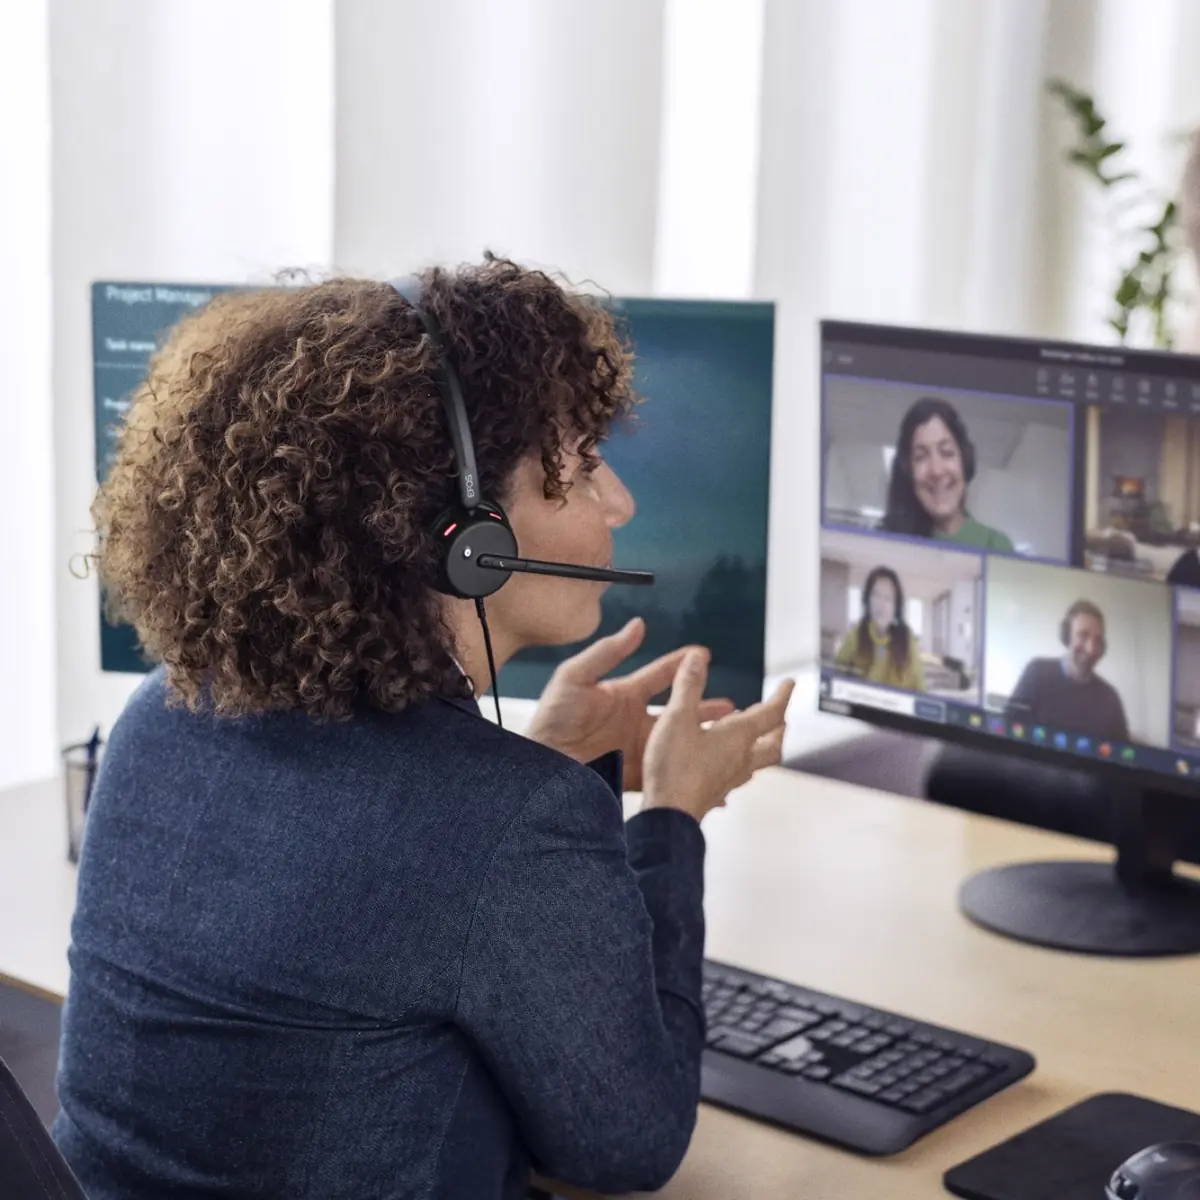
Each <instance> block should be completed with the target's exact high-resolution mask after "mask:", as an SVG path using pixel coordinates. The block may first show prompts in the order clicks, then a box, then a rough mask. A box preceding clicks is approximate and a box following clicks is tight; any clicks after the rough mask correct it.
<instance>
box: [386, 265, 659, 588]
mask: <svg viewBox="0 0 1200 1200" xmlns="http://www.w3.org/2000/svg"><path fill="white" fill-rule="evenodd" d="M391 286H392V287H393V288H394V289H395V290H396V291H397V292H399V293H400V295H401V296H403V297H404V299H405V300H407V301H408V303H409V304H410V305H411V306H412V308H413V310H414V311H415V312H416V314H417V316H419V317H420V318H421V323H422V324H423V325H424V326H425V332H426V334H428V336H429V340H430V342H431V343H432V345H433V348H434V351H435V353H436V354H437V358H438V366H437V376H436V381H437V387H438V392H439V394H440V395H441V398H442V407H443V408H444V409H445V412H446V424H447V425H448V426H449V429H450V440H451V442H452V443H453V444H454V461H455V463H456V465H457V470H458V503H457V504H452V505H451V506H450V507H449V508H448V509H446V511H445V512H443V513H442V514H441V515H440V516H439V517H438V519H437V521H436V523H435V524H434V527H433V537H434V543H435V544H436V546H437V549H438V560H439V564H440V565H439V579H438V584H437V587H438V590H439V591H442V592H444V593H446V594H447V595H449V596H457V597H459V598H460V599H462V600H482V599H483V597H485V596H490V595H491V594H492V593H493V592H495V591H498V590H499V589H500V588H501V587H503V586H504V584H505V583H507V582H508V580H509V579H510V577H511V576H512V573H513V572H514V571H528V572H531V573H532V574H535V575H554V576H557V577H559V578H563V579H589V580H592V581H594V582H597V583H631V584H640V585H642V586H646V585H648V584H652V583H653V582H654V573H653V572H652V571H619V570H615V569H612V568H605V567H585V566H580V565H577V564H575V563H559V562H542V561H540V560H538V559H533V558H520V557H518V555H517V537H516V534H514V533H513V529H512V526H511V525H510V524H509V522H508V516H507V514H506V513H505V511H504V509H503V508H502V507H501V506H500V505H499V504H497V503H495V502H494V501H491V500H486V499H484V497H483V496H482V495H481V494H480V488H479V470H478V467H477V466H476V464H475V443H474V441H473V440H472V439H471V426H470V423H469V422H468V421H467V408H466V405H465V404H464V403H463V393H462V385H461V384H460V383H459V381H458V374H457V372H456V371H455V370H454V364H453V363H452V362H451V361H450V356H449V355H448V354H447V352H446V346H445V342H444V340H443V338H442V332H441V330H440V329H439V327H438V324H437V321H436V320H435V319H434V317H433V314H432V313H430V312H429V311H427V310H426V309H425V308H424V306H423V305H422V303H421V297H422V293H423V288H422V285H421V281H420V280H419V279H416V278H413V277H410V278H407V279H397V280H393V281H392V284H391Z"/></svg>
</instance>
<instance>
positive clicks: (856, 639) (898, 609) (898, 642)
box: [835, 567, 925, 692]
mask: <svg viewBox="0 0 1200 1200" xmlns="http://www.w3.org/2000/svg"><path fill="white" fill-rule="evenodd" d="M862 605H863V613H862V618H861V620H860V621H859V622H858V624H857V625H855V626H854V627H853V628H851V629H850V631H849V632H848V633H847V634H846V636H845V637H844V638H843V639H842V644H841V646H840V647H839V649H838V652H837V658H836V659H835V662H836V664H837V666H839V667H842V668H844V669H846V670H850V671H853V672H854V673H855V674H856V675H858V676H859V677H860V678H862V679H865V680H867V681H868V682H870V683H882V684H884V685H885V686H887V687H894V688H904V689H905V691H910V692H921V691H924V690H925V673H924V671H923V670H922V668H921V651H920V646H919V645H918V643H917V635H916V634H915V633H913V631H912V630H911V629H910V628H909V627H908V624H907V622H906V621H905V620H904V588H903V587H901V585H900V576H899V575H897V574H896V572H895V571H893V570H892V569H891V567H876V568H875V569H874V570H873V571H872V572H871V573H870V574H869V575H868V576H867V582H866V583H865V584H863V590H862Z"/></svg>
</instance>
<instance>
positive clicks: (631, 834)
mask: <svg viewBox="0 0 1200 1200" xmlns="http://www.w3.org/2000/svg"><path fill="white" fill-rule="evenodd" d="M613 765H614V764H612V763H609V764H608V766H609V767H612V766H613ZM602 767H603V764H597V765H596V769H590V768H589V767H585V766H582V765H580V764H578V763H575V762H572V761H571V760H569V759H567V758H566V757H564V756H562V755H560V754H558V753H556V752H554V751H552V750H549V749H547V748H546V747H543V746H540V745H537V744H536V743H534V742H531V741H529V740H527V739H525V738H522V737H520V736H518V735H516V734H513V733H510V732H506V731H503V730H501V729H499V728H497V727H496V726H494V725H492V724H491V723H490V722H488V721H485V720H484V719H483V718H482V717H481V716H480V715H479V712H478V709H477V708H476V707H475V705H474V703H473V702H472V701H458V700H455V701H451V700H441V699H438V700H434V701H431V702H429V703H427V704H424V705H422V706H420V707H418V708H415V709H413V710H411V711H408V712H405V713H403V714H400V715H387V714H383V713H379V712H376V711H363V712H360V713H358V714H357V715H356V716H354V717H353V718H352V719H350V720H348V721H341V722H327V723H318V722H314V721H312V720H310V719H309V718H308V717H306V716H304V715H302V714H271V715H265V716H256V717H246V718H236V719H230V718H222V719H217V718H214V717H212V716H209V715H195V714H192V713H189V712H187V711H186V710H184V709H180V708H175V707H168V706H167V704H166V688H165V683H164V679H163V677H162V674H161V673H160V672H156V673H154V674H152V675H151V676H149V677H148V678H147V680H146V681H145V683H144V684H143V685H142V687H141V688H140V689H139V691H138V692H137V693H136V694H135V695H134V697H133V698H132V699H131V700H130V702H129V705H128V706H127V708H126V710H125V712H124V713H123V714H122V716H121V718H120V720H119V722H118V723H117V725H116V726H115V728H114V729H113V732H112V736H111V739H110V741H109V745H108V748H107V753H106V755H105V758H104V761H103V764H102V766H101V769H100V772H99V775H98V777H97V781H96V786H95V792H94V798H93V802H92V808H91V811H90V814H89V817H88V828H87V835H86V839H85V843H84V849H83V854H82V861H81V863H80V868H79V899H78V907H77V911H76V915H75V919H74V924H73V927H72V945H71V950H70V963H71V984H70V991H69V995H68V998H67V1003H66V1006H65V1010H64V1017H63V1042H62V1051H61V1059H60V1064H59V1076H58V1083H59V1099H60V1102H61V1105H62V1111H61V1114H60V1116H59V1118H58V1120H57V1122H56V1124H55V1126H54V1137H55V1139H56V1141H57V1143H58V1145H59V1146H60V1148H61V1149H62V1151H63V1153H64V1155H65V1156H66V1158H67V1160H68V1161H69V1162H70V1164H71V1166H72V1168H73V1169H74V1170H75V1172H76V1173H77V1174H78V1176H79V1178H80V1181H81V1182H82V1184H83V1187H84V1189H85V1190H86V1192H87V1194H88V1196H89V1197H90V1198H91V1200H118V1198H120V1200H133V1198H135V1197H136V1198H141V1197H152V1196H153V1197H159V1196H166V1195H170V1196H172V1197H176V1198H179V1200H187V1198H190V1197H201V1196H203V1197H217V1196H228V1197H233V1196H237V1197H268V1196H270V1197H286V1198H288V1200H300V1198H305V1197H322V1198H329V1200H334V1198H338V1197H345V1198H346V1200H373V1198H376V1197H389V1198H395V1200H399V1198H400V1197H405V1198H410V1197H411V1198H414V1200H415V1198H418V1197H419V1198H422V1200H424V1198H433V1197H439V1198H461V1200H491V1198H495V1200H514V1198H516V1197H523V1196H524V1195H525V1193H526V1190H527V1187H528V1180H529V1173H530V1170H531V1168H533V1169H536V1170H537V1171H539V1172H540V1173H542V1174H544V1175H546V1176H548V1177H550V1178H552V1179H558V1180H561V1181H565V1182H570V1183H574V1184H577V1185H580V1186H584V1187H591V1188H595V1189H597V1190H600V1191H607V1192H621V1191H628V1190H640V1189H653V1188H656V1187H659V1186H661V1185H662V1184H663V1183H664V1182H665V1181H666V1180H667V1179H668V1178H669V1177H670V1176H671V1175H672V1174H673V1173H674V1171H675V1170H676V1168H677V1166H678V1164H679V1162H680V1160H681V1158H682V1156H683V1154H684V1152H685V1150H686V1148H687V1145H688V1141H689V1139H690V1137H691V1133H692V1130H693V1127H694V1123H695V1119H696V1110H697V1105H698V1102H699V1081H700V1055H701V1050H702V1047H703V1038H704V1029H703V1010H702V1008H701V1002H700V985H701V963H702V957H703V945H704V921H703V913H702V892H703V861H704V839H703V836H702V834H701V831H700V827H699V825H698V824H697V823H696V822H695V821H694V820H693V819H692V818H691V817H689V816H687V815H685V814H684V813H681V812H677V811H671V810H655V811H649V812H645V813H641V814H639V815H638V816H636V817H634V818H633V819H632V820H630V821H629V822H628V823H625V822H624V821H623V818H622V811H621V806H620V802H619V791H620V783H619V761H618V763H617V764H616V768H617V770H616V773H615V775H614V776H611V777H610V779H609V781H608V782H607V783H606V782H605V779H604V778H603V777H602V770H601V769H600V768H602Z"/></svg>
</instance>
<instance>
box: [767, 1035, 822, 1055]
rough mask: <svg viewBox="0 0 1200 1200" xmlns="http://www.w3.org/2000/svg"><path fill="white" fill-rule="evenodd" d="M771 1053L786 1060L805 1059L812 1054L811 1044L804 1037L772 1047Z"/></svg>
mask: <svg viewBox="0 0 1200 1200" xmlns="http://www.w3.org/2000/svg"><path fill="white" fill-rule="evenodd" d="M771 1053H772V1054H778V1055H779V1057H780V1058H786V1059H796V1058H807V1057H808V1056H809V1055H810V1054H812V1053H813V1044H812V1042H810V1041H809V1040H808V1038H806V1037H794V1038H792V1039H791V1041H788V1042H784V1043H783V1044H782V1045H781V1046H776V1047H774V1049H772V1051H771Z"/></svg>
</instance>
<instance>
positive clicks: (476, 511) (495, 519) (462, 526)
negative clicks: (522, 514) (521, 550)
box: [433, 502, 517, 600]
mask: <svg viewBox="0 0 1200 1200" xmlns="http://www.w3.org/2000/svg"><path fill="white" fill-rule="evenodd" d="M433 535H434V544H435V546H436V550H437V555H438V581H437V584H436V585H435V586H436V588H437V590H438V591H439V592H442V593H444V594H445V595H447V596H457V597H458V598H459V599H461V600H481V599H483V597H485V596H490V595H491V594H492V593H493V592H495V591H498V590H499V589H500V588H501V587H503V586H504V584H505V583H507V582H508V580H509V578H510V573H509V572H507V571H497V570H493V569H491V568H487V567H479V566H476V562H477V561H478V559H479V557H480V556H481V555H485V554H491V555H495V556H496V557H498V558H516V557H517V539H516V535H515V534H514V533H513V530H512V526H511V525H510V524H509V523H508V517H507V516H506V515H505V512H504V510H503V509H502V508H501V507H500V506H499V505H497V504H490V503H487V502H480V503H479V504H478V505H476V506H475V508H473V509H467V508H464V507H462V506H461V505H457V506H455V507H453V508H450V509H447V510H446V511H445V512H444V513H442V514H441V515H440V516H439V517H438V519H437V520H436V521H435V522H434V527H433Z"/></svg>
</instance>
